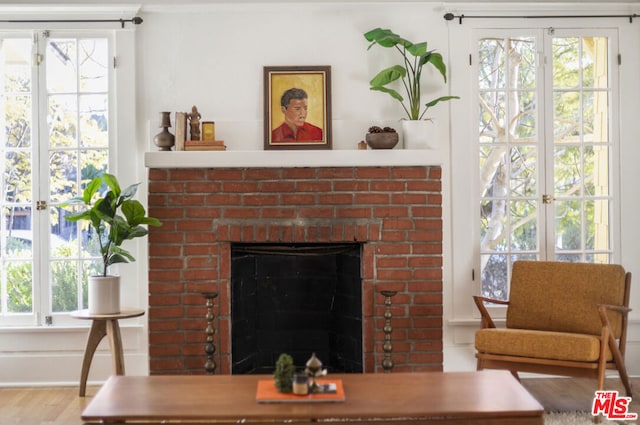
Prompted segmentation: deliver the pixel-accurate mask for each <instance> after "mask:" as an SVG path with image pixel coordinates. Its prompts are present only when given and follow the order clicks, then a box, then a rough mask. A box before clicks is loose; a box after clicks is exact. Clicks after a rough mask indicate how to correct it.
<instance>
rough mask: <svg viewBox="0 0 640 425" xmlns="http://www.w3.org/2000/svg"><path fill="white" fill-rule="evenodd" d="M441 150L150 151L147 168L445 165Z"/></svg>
mask: <svg viewBox="0 0 640 425" xmlns="http://www.w3.org/2000/svg"><path fill="white" fill-rule="evenodd" d="M443 162H444V153H443V152H442V151H441V150H408V149H407V150H403V149H391V150H386V149H380V150H329V151H315V150H314V151H309V150H305V151H293V150H287V151H275V150H273V151H222V152H216V151H179V152H175V151H171V152H159V151H158V152H147V153H145V156H144V164H145V166H146V167H147V168H251V167H268V168H271V167H354V166H356V167H357V166H369V167H375V166H422V165H442V164H443Z"/></svg>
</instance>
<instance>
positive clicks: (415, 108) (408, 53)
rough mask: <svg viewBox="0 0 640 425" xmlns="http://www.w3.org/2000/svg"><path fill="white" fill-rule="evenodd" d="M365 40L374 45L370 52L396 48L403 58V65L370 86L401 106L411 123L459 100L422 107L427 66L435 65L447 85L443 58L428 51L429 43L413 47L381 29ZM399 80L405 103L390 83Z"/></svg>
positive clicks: (443, 98)
mask: <svg viewBox="0 0 640 425" xmlns="http://www.w3.org/2000/svg"><path fill="white" fill-rule="evenodd" d="M364 38H365V39H366V40H367V41H370V42H371V44H369V47H367V50H369V49H371V47H373V46H374V45H376V44H377V45H379V46H381V47H386V48H393V49H395V50H397V51H398V53H399V54H400V56H401V58H402V64H400V65H393V66H391V67H389V68H386V69H383V70H382V71H380V72H379V73H378V74H377V75H376V76H375V77H373V79H372V80H371V81H370V83H369V84H370V85H371V87H370V89H371V90H376V91H380V92H383V93H387V94H389V95H390V96H391V97H393V98H394V99H396V100H397V101H398V102H400V104H401V105H402V108H403V109H404V111H405V113H406V114H407V117H408V118H409V119H410V120H420V119H422V118H423V117H424V114H425V113H426V112H427V110H428V109H429V108H431V107H433V106H435V105H437V104H438V103H440V102H444V101H448V100H451V99H460V98H459V97H458V96H441V97H438V98H436V99H433V100H431V101H429V102H427V103H425V104H424V107H423V105H422V101H421V95H422V93H421V79H422V76H423V74H422V70H423V67H424V66H425V65H426V64H430V65H432V66H433V67H434V68H436V69H437V70H438V71H439V72H440V75H442V78H444V82H445V83H446V82H447V67H446V65H445V63H444V60H443V59H442V55H441V54H440V53H437V52H436V51H435V50H428V49H427V42H426V41H423V42H420V43H413V42H411V41H409V40H407V39H405V38H402V37H400V36H399V35H398V34H395V33H394V32H393V31H391V30H388V29H382V28H375V29H373V30H371V31H369V32H367V33H365V34H364ZM398 80H400V81H401V82H402V86H403V87H404V93H405V94H406V100H405V98H404V97H403V96H402V95H401V94H400V93H398V91H396V90H394V89H393V88H391V87H389V85H391V83H393V82H395V81H398Z"/></svg>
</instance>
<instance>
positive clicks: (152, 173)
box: [148, 168, 169, 181]
mask: <svg viewBox="0 0 640 425" xmlns="http://www.w3.org/2000/svg"><path fill="white" fill-rule="evenodd" d="M148 176H149V181H159V180H166V179H167V177H168V176H169V171H168V170H162V169H158V168H150V169H149V173H148Z"/></svg>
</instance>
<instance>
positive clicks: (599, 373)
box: [474, 261, 632, 397]
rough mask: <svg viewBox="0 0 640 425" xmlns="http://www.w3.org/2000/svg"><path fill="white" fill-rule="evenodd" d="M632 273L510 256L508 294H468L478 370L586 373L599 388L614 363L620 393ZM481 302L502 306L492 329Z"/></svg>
mask: <svg viewBox="0 0 640 425" xmlns="http://www.w3.org/2000/svg"><path fill="white" fill-rule="evenodd" d="M630 287H631V273H629V272H625V270H624V268H622V266H619V265H613V264H588V263H566V262H554V261H547V262H545V261H517V262H516V263H514V265H513V271H512V277H511V287H510V292H509V300H508V301H499V300H492V299H489V298H486V297H481V296H475V297H474V301H475V304H476V306H477V307H478V309H479V311H480V314H481V317H482V325H481V329H479V330H478V331H477V332H476V335H475V348H476V358H477V369H478V370H481V369H506V370H510V371H511V373H512V374H514V376H516V378H517V377H518V372H531V373H545V374H553V375H564V376H577V377H592V378H596V379H597V380H598V388H597V389H598V390H600V391H601V390H603V389H604V380H605V371H606V369H617V371H618V373H619V375H620V379H621V380H622V383H623V385H624V387H625V390H626V392H627V396H629V397H631V396H632V389H631V384H630V382H629V377H628V375H627V370H626V367H625V364H624V355H625V348H626V338H627V315H628V312H629V311H630V309H629V295H630ZM486 303H497V304H502V305H506V306H507V317H506V328H497V327H496V325H495V322H494V321H493V319H492V318H491V316H490V314H489V312H488V309H487V308H486V305H485V304H486Z"/></svg>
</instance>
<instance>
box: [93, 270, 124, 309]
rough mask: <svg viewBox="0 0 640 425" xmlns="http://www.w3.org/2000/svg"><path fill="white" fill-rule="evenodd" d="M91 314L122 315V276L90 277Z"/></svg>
mask: <svg viewBox="0 0 640 425" xmlns="http://www.w3.org/2000/svg"><path fill="white" fill-rule="evenodd" d="M88 286H89V314H95V315H99V314H115V313H120V276H89V282H88Z"/></svg>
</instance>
